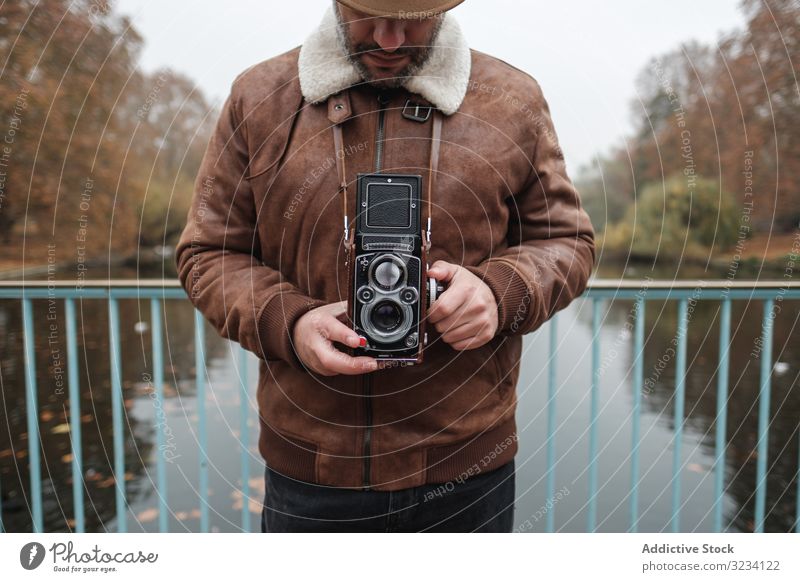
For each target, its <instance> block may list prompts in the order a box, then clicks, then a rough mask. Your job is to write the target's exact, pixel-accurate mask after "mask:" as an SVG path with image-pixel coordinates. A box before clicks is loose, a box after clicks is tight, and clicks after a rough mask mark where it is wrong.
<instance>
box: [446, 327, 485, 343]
mask: <svg viewBox="0 0 800 582" xmlns="http://www.w3.org/2000/svg"><path fill="white" fill-rule="evenodd" d="M479 331H480V330H479V329H478V327H477V326H476V325H475V324H474V323H473V322H471V321H470V322H467V323H464V324H462V325H459V326H457V327H454V328H453V329H449V330H447V331H445V332H444V333H442V339H443V340H444V341H445V342H446V343H448V344H450V345H451V346H452V345H453V344H455V343H458V342H460V341H463V340H466V339H469V338H471V337H475V336H476V335H477V334H478V332H479Z"/></svg>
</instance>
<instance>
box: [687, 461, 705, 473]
mask: <svg viewBox="0 0 800 582" xmlns="http://www.w3.org/2000/svg"><path fill="white" fill-rule="evenodd" d="M686 468H687V469H689V470H690V471H694V472H695V473H705V472H706V470H705V469H704V468H703V465H701V464H700V463H689V464H688V465H686Z"/></svg>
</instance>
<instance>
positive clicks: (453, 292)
mask: <svg viewBox="0 0 800 582" xmlns="http://www.w3.org/2000/svg"><path fill="white" fill-rule="evenodd" d="M463 302H464V294H463V293H462V292H461V290H460V289H459V288H458V287H451V288H450V289H448V290H447V291H445V292H444V293H442V294H441V295H440V296H439V298H438V299H437V300H436V301H434V302H433V305H431V308H430V309H429V310H428V321H429V322H430V323H436V322H438V321H441V320H443V319H445V318H447V317H449V316H451V315H452V314H453V313H455V312H456V310H457V309H458V307H459V306H460V305H461V304H462V303H463Z"/></svg>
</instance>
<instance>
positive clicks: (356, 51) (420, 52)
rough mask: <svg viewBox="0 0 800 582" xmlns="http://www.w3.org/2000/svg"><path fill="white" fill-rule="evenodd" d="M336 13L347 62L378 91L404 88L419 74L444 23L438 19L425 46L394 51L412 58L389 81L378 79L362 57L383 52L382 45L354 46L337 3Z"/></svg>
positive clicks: (398, 54)
mask: <svg viewBox="0 0 800 582" xmlns="http://www.w3.org/2000/svg"><path fill="white" fill-rule="evenodd" d="M334 13H335V14H336V22H337V24H338V26H337V27H336V31H337V34H336V36H337V38H338V40H339V46H340V47H341V48H342V50H344V52H345V54H346V55H347V60H348V61H350V63H352V64H353V66H354V67H355V68H356V70H357V71H358V73H359V75H361V78H362V79H363V80H364V81H366V82H367V83H369V84H370V85H373V86H374V87H377V88H378V89H397V88H398V87H402V86H403V84H404V83H405V82H406V81H407V80H408V79H409V78H410V77H413V76H414V75H416V74H417V73H418V72H419V70H420V69H421V68H422V66H423V65H424V64H425V63H426V62H427V61H428V59H429V58H430V56H431V52H432V50H433V46H434V43H435V42H436V38H437V37H438V36H439V30H440V29H441V28H442V23H443V22H444V18H443V17H442V18H438V19H437V22H436V25H435V27H434V29H433V32H432V33H431V38H430V40H428V42H427V43H425V45H423V46H414V47H400V48H399V49H397V50H396V51H394V52H393V53H392V54H393V55H397V56H408V57H410V60H409V63H408V64H407V65H406V66H405V67H403V68H402V69H401V70H400V71H398V72H397V73H395V74H394V76H392V77H389V78H387V79H378V78H376V77H375V76H374V75H373V74H372V71H370V70H369V67H367V66H366V65H365V64H364V62H363V61H362V60H361V58H360V57H361V55H363V54H365V53H368V52H371V51H382V50H383V49H381V47H380V45H379V44H377V43H359V44H356V45H354V44H353V42H352V41H351V35H350V25H349V24H348V23H346V22H343V21H342V17H341V15H340V14H339V10H338V9H337V7H336V6H335V2H334Z"/></svg>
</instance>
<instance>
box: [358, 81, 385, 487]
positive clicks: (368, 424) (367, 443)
mask: <svg viewBox="0 0 800 582" xmlns="http://www.w3.org/2000/svg"><path fill="white" fill-rule="evenodd" d="M378 102H379V103H380V104H381V108H380V109H379V110H378V130H377V132H376V135H375V173H376V174H379V173H380V171H381V166H382V165H383V137H384V126H385V123H386V109H385V106H386V105H388V104H389V99H388V98H387V97H386V96H385V95H384V94H383V93H381V94H379V95H378ZM364 420H365V423H364V424H365V427H364V450H363V455H364V474H363V489H365V490H366V489H369V488H370V482H369V472H370V466H371V464H370V453H371V451H370V449H371V446H372V373H371V372H370V373H367V374H364Z"/></svg>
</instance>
